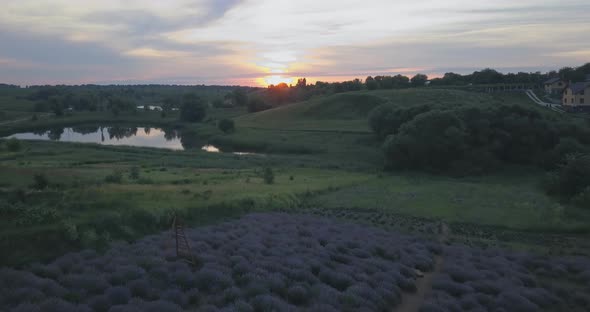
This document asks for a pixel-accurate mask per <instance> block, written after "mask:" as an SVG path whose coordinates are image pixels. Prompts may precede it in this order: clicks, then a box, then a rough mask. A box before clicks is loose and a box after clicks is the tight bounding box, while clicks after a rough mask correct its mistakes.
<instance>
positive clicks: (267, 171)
mask: <svg viewBox="0 0 590 312" xmlns="http://www.w3.org/2000/svg"><path fill="white" fill-rule="evenodd" d="M262 178H263V179H264V183H266V184H273V183H274V181H275V174H274V172H273V171H272V168H271V167H266V168H264V171H263V172H262Z"/></svg>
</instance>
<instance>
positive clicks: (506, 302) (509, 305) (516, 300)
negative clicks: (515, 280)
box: [496, 291, 539, 312]
mask: <svg viewBox="0 0 590 312" xmlns="http://www.w3.org/2000/svg"><path fill="white" fill-rule="evenodd" d="M496 305H498V307H501V308H504V309H507V310H509V311H522V312H527V311H531V312H532V311H539V306H537V305H536V304H534V303H532V302H530V301H529V300H528V299H526V298H524V297H522V296H520V295H519V294H516V293H513V292H511V291H505V292H502V293H501V294H500V295H499V296H498V299H497V301H496Z"/></svg>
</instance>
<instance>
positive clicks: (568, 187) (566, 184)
mask: <svg viewBox="0 0 590 312" xmlns="http://www.w3.org/2000/svg"><path fill="white" fill-rule="evenodd" d="M555 177H556V179H555V180H554V182H555V183H556V185H554V186H553V187H552V189H553V190H554V192H555V193H557V194H558V195H561V196H563V197H566V198H568V199H569V198H572V197H574V196H576V195H579V194H581V193H582V192H584V191H585V190H586V189H587V188H588V187H590V155H571V156H569V158H568V160H567V162H566V164H565V165H564V166H563V167H562V168H561V169H560V170H558V171H557V172H556V173H555Z"/></svg>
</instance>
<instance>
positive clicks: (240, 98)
mask: <svg viewBox="0 0 590 312" xmlns="http://www.w3.org/2000/svg"><path fill="white" fill-rule="evenodd" d="M232 98H233V101H234V103H235V105H236V106H246V105H247V104H248V96H247V95H246V92H245V91H244V90H243V89H241V88H238V89H235V90H234V91H233V92H232Z"/></svg>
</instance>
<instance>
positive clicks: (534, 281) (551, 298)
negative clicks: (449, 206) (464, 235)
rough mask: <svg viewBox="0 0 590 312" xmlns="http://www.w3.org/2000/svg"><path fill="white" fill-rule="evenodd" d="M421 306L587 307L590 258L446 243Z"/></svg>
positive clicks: (427, 310)
mask: <svg viewBox="0 0 590 312" xmlns="http://www.w3.org/2000/svg"><path fill="white" fill-rule="evenodd" d="M443 253H444V264H443V266H442V270H441V271H442V272H441V273H440V274H438V275H437V276H436V277H435V279H434V281H433V285H432V287H433V291H432V292H431V293H430V295H429V297H428V298H427V300H426V303H425V304H424V306H423V307H422V309H421V311H422V312H435V311H588V309H589V307H590V259H588V258H586V257H561V258H559V257H553V258H549V257H540V256H535V255H531V254H527V253H517V252H507V251H504V250H499V249H485V250H484V249H475V248H467V247H464V246H459V245H454V246H445V248H444V252H443Z"/></svg>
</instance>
